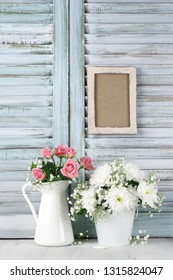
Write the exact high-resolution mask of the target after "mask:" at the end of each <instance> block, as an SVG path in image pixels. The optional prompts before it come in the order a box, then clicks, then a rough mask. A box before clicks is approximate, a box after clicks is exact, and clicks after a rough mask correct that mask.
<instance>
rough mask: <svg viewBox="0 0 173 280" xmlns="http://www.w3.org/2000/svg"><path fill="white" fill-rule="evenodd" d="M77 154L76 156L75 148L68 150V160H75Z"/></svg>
mask: <svg viewBox="0 0 173 280" xmlns="http://www.w3.org/2000/svg"><path fill="white" fill-rule="evenodd" d="M75 154H76V151H75V149H73V148H67V149H66V157H67V158H73V157H74V156H75Z"/></svg>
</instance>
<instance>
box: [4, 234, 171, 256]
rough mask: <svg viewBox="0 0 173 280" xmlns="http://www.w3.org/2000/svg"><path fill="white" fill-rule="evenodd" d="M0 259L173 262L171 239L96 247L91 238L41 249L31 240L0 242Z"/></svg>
mask: <svg viewBox="0 0 173 280" xmlns="http://www.w3.org/2000/svg"><path fill="white" fill-rule="evenodd" d="M0 259H1V260H114V259H115V260H150V259H151V260H173V238H163V239H152V238H151V239H149V243H148V244H147V245H144V246H142V245H133V246H132V245H128V246H122V247H109V248H99V246H98V244H97V241H96V240H94V239H91V240H89V241H83V243H82V244H78V245H70V246H65V247H41V246H38V245H36V244H35V243H34V241H33V240H26V239H25V240H0Z"/></svg>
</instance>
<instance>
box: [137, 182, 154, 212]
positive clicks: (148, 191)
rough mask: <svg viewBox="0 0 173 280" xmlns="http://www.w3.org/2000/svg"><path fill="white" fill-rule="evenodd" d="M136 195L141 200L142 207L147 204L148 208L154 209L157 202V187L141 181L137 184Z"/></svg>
mask: <svg viewBox="0 0 173 280" xmlns="http://www.w3.org/2000/svg"><path fill="white" fill-rule="evenodd" d="M137 193H138V195H139V197H140V199H141V200H142V205H146V204H148V205H149V206H150V207H152V208H156V205H155V203H158V202H159V197H158V188H157V186H155V185H152V184H147V183H146V182H145V181H143V182H141V183H140V184H139V186H138V189H137Z"/></svg>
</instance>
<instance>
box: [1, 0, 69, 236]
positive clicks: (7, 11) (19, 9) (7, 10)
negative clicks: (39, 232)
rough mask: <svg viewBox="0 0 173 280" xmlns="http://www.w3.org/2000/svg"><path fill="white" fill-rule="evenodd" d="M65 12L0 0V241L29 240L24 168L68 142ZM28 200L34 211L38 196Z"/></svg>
mask: <svg viewBox="0 0 173 280" xmlns="http://www.w3.org/2000/svg"><path fill="white" fill-rule="evenodd" d="M66 8H67V1H61V0H58V1H56V2H55V3H54V1H53V0H14V1H13V0H11V1H10V0H8V1H4V0H0V237H7V238H8V237H32V236H33V233H34V227H35V224H34V220H33V217H32V215H31V212H30V210H29V208H28V206H27V204H26V202H25V201H24V198H23V197H22V195H21V188H22V185H23V184H24V183H25V180H26V175H27V167H28V166H29V165H30V163H31V160H33V159H34V158H36V157H37V156H38V151H39V150H40V149H41V148H42V147H46V146H49V147H52V146H53V145H56V144H58V143H61V141H62V142H64V143H67V141H68V109H67V108H68V105H67V104H65V103H64V102H65V101H67V95H68V91H67V88H68V86H67V81H68V79H67V76H66V75H67V65H68V62H67V47H68V46H67V43H66V44H65V42H66V41H67V24H66V20H67V12H66ZM54 14H55V15H56V20H54ZM58 21H59V22H58ZM55 23H56V28H54V27H55ZM59 23H61V24H59ZM56 61H57V63H56ZM62 62H63V64H62ZM62 81H63V82H62ZM60 116H63V117H60ZM62 128H65V129H64V130H63V129H62ZM62 132H63V133H62ZM31 198H32V200H33V202H34V205H35V207H36V209H37V210H38V205H39V199H40V197H39V194H38V193H35V192H31Z"/></svg>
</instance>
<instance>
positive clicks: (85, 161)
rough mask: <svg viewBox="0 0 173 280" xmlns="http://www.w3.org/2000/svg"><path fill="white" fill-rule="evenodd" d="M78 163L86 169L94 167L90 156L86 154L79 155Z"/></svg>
mask: <svg viewBox="0 0 173 280" xmlns="http://www.w3.org/2000/svg"><path fill="white" fill-rule="evenodd" d="M80 164H81V165H82V167H83V168H84V169H87V170H93V169H94V167H93V165H92V160H91V158H90V157H87V156H85V157H81V158H80Z"/></svg>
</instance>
